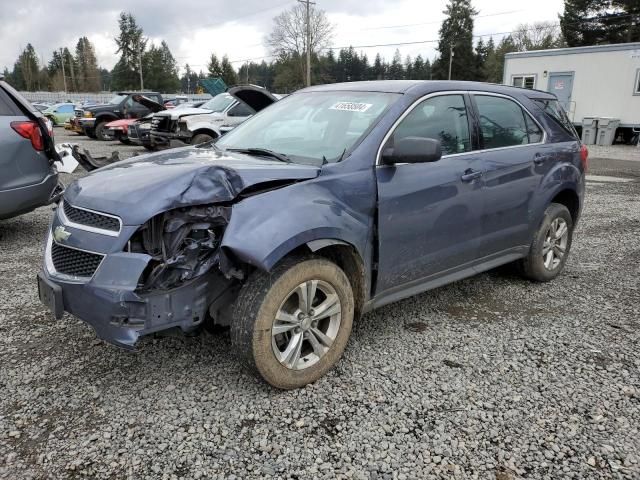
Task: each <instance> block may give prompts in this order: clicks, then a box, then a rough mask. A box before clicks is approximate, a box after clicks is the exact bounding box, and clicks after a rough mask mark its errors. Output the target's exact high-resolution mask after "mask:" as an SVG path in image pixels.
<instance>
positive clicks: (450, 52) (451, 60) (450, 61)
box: [449, 43, 453, 80]
mask: <svg viewBox="0 0 640 480" xmlns="http://www.w3.org/2000/svg"><path fill="white" fill-rule="evenodd" d="M452 66H453V43H452V44H451V47H450V49H449V80H451V67H452Z"/></svg>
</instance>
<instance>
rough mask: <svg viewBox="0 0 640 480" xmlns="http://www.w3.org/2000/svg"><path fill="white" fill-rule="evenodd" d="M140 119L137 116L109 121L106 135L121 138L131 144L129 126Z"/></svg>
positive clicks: (125, 142) (116, 138) (115, 138)
mask: <svg viewBox="0 0 640 480" xmlns="http://www.w3.org/2000/svg"><path fill="white" fill-rule="evenodd" d="M136 121H138V119H137V118H124V119H122V120H114V121H113V122H110V123H107V125H106V126H105V131H106V135H108V136H110V137H112V138H113V140H120V142H122V143H124V144H125V145H130V144H131V141H130V140H129V126H131V125H132V124H134V123H135V122H136Z"/></svg>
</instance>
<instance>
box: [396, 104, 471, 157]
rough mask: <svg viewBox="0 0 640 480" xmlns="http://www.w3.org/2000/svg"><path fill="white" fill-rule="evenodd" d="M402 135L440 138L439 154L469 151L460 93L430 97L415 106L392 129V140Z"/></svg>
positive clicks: (469, 141) (467, 123)
mask: <svg viewBox="0 0 640 480" xmlns="http://www.w3.org/2000/svg"><path fill="white" fill-rule="evenodd" d="M406 137H424V138H433V139H435V140H440V143H441V144H442V154H443V155H452V154H455V153H463V152H468V151H469V150H471V138H470V135H469V121H468V119H467V108H466V106H465V103H464V98H463V97H462V95H441V96H438V97H431V98H428V99H426V100H425V101H423V102H422V103H420V104H419V105H418V106H417V107H415V108H414V109H413V110H412V111H411V112H410V113H409V114H408V115H407V116H406V117H405V118H404V119H403V120H402V121H401V122H400V124H398V127H397V128H396V130H395V131H394V132H393V136H392V137H391V138H392V140H393V142H394V143H395V142H397V141H398V140H400V139H402V138H406Z"/></svg>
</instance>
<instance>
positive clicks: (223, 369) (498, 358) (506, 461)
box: [0, 134, 640, 480]
mask: <svg viewBox="0 0 640 480" xmlns="http://www.w3.org/2000/svg"><path fill="white" fill-rule="evenodd" d="M68 138H72V137H68ZM73 139H74V140H75V138H73ZM64 140H65V137H64V136H63V135H60V134H59V135H58V141H64ZM87 145H90V146H91V150H92V152H93V153H95V154H101V153H102V154H106V153H108V152H107V151H106V150H109V152H110V150H111V149H113V146H109V145H108V144H101V143H98V142H87ZM101 149H104V150H105V151H104V152H100V150H101ZM120 150H121V151H126V153H127V154H128V155H129V154H133V153H134V152H136V151H138V149H131V148H126V147H125V148H120ZM592 173H595V174H597V173H598V172H597V171H593V172H592ZM607 175H611V172H610V171H608V172H607ZM76 176H77V174H76ZM67 179H68V178H67ZM49 216H50V209H49V208H41V209H39V210H37V211H36V212H33V213H30V214H28V215H24V216H22V217H19V218H16V219H12V220H8V221H4V222H1V223H0V250H1V252H2V255H1V257H0V258H1V261H0V298H1V299H2V300H1V301H0V365H1V366H2V368H1V369H0V478H7V479H22V478H38V479H45V478H47V479H48V478H51V479H85V478H86V479H116V478H117V479H121V478H131V479H146V478H153V479H197V478H265V477H278V478H371V479H380V478H394V479H395V478H398V479H403V478H483V479H485V478H486V479H497V480H508V479H516V478H535V479H538V478H545V479H558V478H576V479H584V478H616V479H617V478H628V479H631V478H636V479H637V478H640V453H639V452H640V432H639V430H640V356H639V355H638V354H639V352H640V349H639V346H638V341H639V338H640V335H639V332H640V330H639V322H640V285H639V280H638V278H639V277H640V267H639V265H640V240H639V238H640V180H638V179H631V181H629V182H616V181H606V182H589V186H588V200H587V204H586V207H585V210H584V214H583V218H582V220H581V223H580V225H579V228H578V231H577V232H576V236H575V239H574V245H573V251H572V255H571V258H570V260H569V262H568V265H567V268H566V270H565V272H564V274H563V275H562V276H561V277H560V278H559V279H557V280H556V281H555V282H552V283H548V284H533V283H529V282H527V281H523V280H521V279H519V278H518V277H516V276H514V275H513V274H512V273H511V272H510V271H509V270H508V269H502V270H500V271H494V272H490V273H486V274H483V275H479V276H477V277H475V278H471V279H468V280H465V281H461V282H458V283H456V284H453V285H450V286H447V287H443V288H439V289H437V290H434V291H432V292H428V293H426V294H423V295H419V296H417V297H415V298H411V299H408V300H405V301H402V302H399V303H396V304H393V305H389V306H387V307H384V308H382V309H380V310H377V311H376V312H374V313H371V314H368V315H366V316H365V318H363V319H362V320H361V321H360V322H358V323H357V324H356V325H355V326H354V331H353V334H352V339H351V341H350V344H349V346H348V348H347V352H346V355H345V357H344V358H343V360H342V361H341V362H340V363H339V365H338V367H337V368H336V369H335V370H333V371H332V372H331V373H330V374H329V375H327V376H326V377H325V378H323V379H321V380H320V381H318V382H317V383H316V384H314V385H312V386H309V387H307V388H304V389H301V390H298V391H291V392H281V391H276V390H274V389H272V388H270V387H269V386H267V385H265V384H264V383H262V382H261V381H258V380H257V379H255V378H253V377H252V376H250V375H248V374H246V373H245V372H244V371H243V369H242V368H241V367H240V366H239V365H238V363H237V362H236V360H235V359H234V355H233V351H232V348H231V345H230V341H229V338H228V335H225V334H220V335H215V336H211V335H203V336H199V337H189V338H185V337H181V336H170V337H156V338H147V339H145V340H143V341H142V343H141V345H140V350H139V352H138V353H135V354H130V353H126V352H124V351H122V350H119V349H116V348H114V347H112V346H109V345H107V344H105V343H103V342H101V341H99V340H97V339H96V337H95V335H94V333H93V332H92V331H91V329H90V328H89V327H87V326H86V325H85V324H83V323H82V322H80V321H79V320H76V319H74V318H72V317H70V316H68V315H67V316H65V318H64V319H63V320H61V321H55V320H54V319H53V318H52V317H51V315H50V314H49V313H47V312H46V311H45V309H44V308H43V307H42V306H41V305H40V303H39V302H38V299H37V293H36V287H35V283H34V277H35V275H36V272H37V270H38V268H39V266H40V262H41V257H42V250H43V248H42V239H43V236H44V234H45V231H46V229H47V225H48V219H49Z"/></svg>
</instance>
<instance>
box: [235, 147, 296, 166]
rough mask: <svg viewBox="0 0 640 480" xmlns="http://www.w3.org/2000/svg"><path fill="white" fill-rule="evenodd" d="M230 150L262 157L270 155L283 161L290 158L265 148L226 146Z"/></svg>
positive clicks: (288, 161)
mask: <svg viewBox="0 0 640 480" xmlns="http://www.w3.org/2000/svg"><path fill="white" fill-rule="evenodd" d="M227 150H228V151H230V152H238V153H246V154H247V155H259V156H263V157H272V158H275V159H276V160H280V161H281V162H284V163H291V159H290V158H289V157H287V156H286V155H285V154H284V153H278V152H274V151H273V150H269V149H267V148H227Z"/></svg>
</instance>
